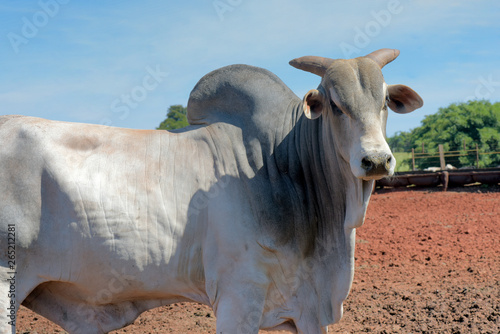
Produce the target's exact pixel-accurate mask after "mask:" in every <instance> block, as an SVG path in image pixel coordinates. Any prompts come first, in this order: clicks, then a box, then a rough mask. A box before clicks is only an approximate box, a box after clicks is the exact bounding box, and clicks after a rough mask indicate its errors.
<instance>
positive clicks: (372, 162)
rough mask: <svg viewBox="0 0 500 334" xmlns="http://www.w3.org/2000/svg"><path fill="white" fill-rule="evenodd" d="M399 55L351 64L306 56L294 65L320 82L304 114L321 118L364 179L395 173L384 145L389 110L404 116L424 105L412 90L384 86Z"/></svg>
mask: <svg viewBox="0 0 500 334" xmlns="http://www.w3.org/2000/svg"><path fill="white" fill-rule="evenodd" d="M398 55H399V51H398V50H392V49H381V50H378V51H375V52H372V53H370V54H369V55H367V56H365V57H359V58H354V59H348V60H345V59H328V58H322V57H314V56H306V57H301V58H297V59H294V60H292V61H291V62H290V65H292V66H294V67H296V68H298V69H301V70H304V71H308V72H311V73H314V74H317V75H319V76H321V77H322V80H321V84H320V85H319V87H318V89H312V90H310V91H309V92H307V94H306V95H305V97H304V114H305V116H306V117H307V118H310V119H314V118H317V117H319V116H321V115H323V117H324V118H325V120H324V122H325V123H326V124H327V125H331V129H332V135H333V136H335V139H336V142H339V141H340V145H337V146H338V149H339V151H340V154H341V155H342V157H343V158H344V159H345V160H346V161H348V162H349V164H350V166H351V171H352V173H353V174H354V176H356V177H357V178H360V179H364V180H373V179H380V178H382V177H384V176H388V175H392V174H393V173H394V167H395V166H396V159H395V158H394V156H393V155H392V153H391V150H390V149H389V145H388V144H387V142H386V140H385V127H386V123H387V107H389V108H391V109H392V110H393V111H395V112H397V113H401V114H405V113H409V112H412V111H413V110H415V109H417V108H420V107H421V106H422V105H423V100H422V98H421V97H420V96H419V95H418V94H417V93H416V92H415V91H413V90H412V89H411V88H410V87H407V86H404V85H387V84H386V83H385V81H384V77H383V76H382V71H381V69H382V67H384V66H385V65H386V64H387V63H389V62H391V61H393V60H394V59H396V57H397V56H398Z"/></svg>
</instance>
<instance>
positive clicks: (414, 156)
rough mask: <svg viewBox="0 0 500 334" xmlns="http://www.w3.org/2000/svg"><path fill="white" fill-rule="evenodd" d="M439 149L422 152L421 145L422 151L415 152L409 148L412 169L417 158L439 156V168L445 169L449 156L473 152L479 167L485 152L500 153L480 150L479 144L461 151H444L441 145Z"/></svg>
mask: <svg viewBox="0 0 500 334" xmlns="http://www.w3.org/2000/svg"><path fill="white" fill-rule="evenodd" d="M438 148H439V150H438V152H437V153H425V152H424V146H423V145H422V153H417V152H415V149H414V148H412V149H411V163H412V170H413V171H415V170H416V164H415V160H417V159H428V158H439V165H440V168H441V170H445V169H446V161H447V159H448V160H449V158H457V157H463V156H469V155H471V154H474V155H475V157H476V168H479V160H480V156H481V155H487V154H500V152H481V151H480V150H479V146H478V145H477V144H476V148H475V149H473V150H466V149H464V150H462V151H444V149H443V145H441V144H440V145H439V146H438Z"/></svg>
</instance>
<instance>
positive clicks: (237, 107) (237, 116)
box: [187, 65, 296, 125]
mask: <svg viewBox="0 0 500 334" xmlns="http://www.w3.org/2000/svg"><path fill="white" fill-rule="evenodd" d="M291 98H296V96H295V94H294V93H293V92H292V91H291V90H290V89H289V88H288V87H287V86H286V85H285V84H284V83H283V82H282V81H281V80H280V79H279V78H278V77H277V76H276V75H274V74H273V73H271V72H269V71H267V70H265V69H262V68H259V67H254V66H249V65H230V66H226V67H223V68H220V69H217V70H215V71H213V72H210V73H208V74H207V75H205V76H204V77H203V78H201V79H200V81H198V83H197V84H196V86H195V87H194V88H193V90H192V91H191V94H190V96H189V101H188V106H187V117H188V121H189V123H190V124H204V125H208V124H212V123H216V122H227V121H230V122H235V121H237V120H240V121H242V122H245V120H248V119H250V118H251V117H252V116H254V115H255V113H259V112H280V110H276V111H275V110H273V108H272V107H274V106H275V105H276V104H277V103H278V104H279V105H283V104H284V105H285V107H286V106H287V105H288V102H289V100H290V99H291ZM287 100H288V102H287Z"/></svg>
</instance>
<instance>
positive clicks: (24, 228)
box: [0, 49, 422, 334]
mask: <svg viewBox="0 0 500 334" xmlns="http://www.w3.org/2000/svg"><path fill="white" fill-rule="evenodd" d="M398 53H399V52H397V51H396V50H388V49H383V50H379V51H376V52H374V53H372V54H370V55H368V56H366V57H361V58H356V59H350V60H331V59H325V58H319V57H303V58H299V59H296V60H294V61H292V62H291V64H292V65H293V66H295V67H298V68H300V69H303V70H306V71H310V72H313V73H315V74H318V75H320V76H321V77H322V80H321V84H320V85H319V87H318V89H315V90H311V91H310V92H308V93H307V94H306V96H305V97H304V99H303V100H301V99H299V98H297V96H295V95H294V94H293V93H292V92H291V91H290V90H289V89H288V88H287V87H286V86H285V85H284V84H283V83H282V82H281V81H280V80H279V79H278V78H277V77H276V76H275V75H273V74H272V73H270V72H268V71H266V70H263V69H259V68H255V67H250V66H245V65H234V66H229V67H225V68H222V69H219V70H217V71H214V72H212V73H210V74H208V75H206V76H205V77H204V78H202V79H201V80H200V82H199V83H198V84H197V86H196V87H195V88H194V90H193V92H192V93H191V97H190V100H189V103H188V118H189V121H190V123H191V125H190V126H189V127H187V128H185V129H183V130H181V131H177V132H175V133H174V132H172V133H171V132H166V131H147V130H144V131H141V130H129V129H119V128H112V127H106V126H99V125H88V124H76V123H64V122H56V121H48V120H44V119H39V118H32V117H22V116H4V117H1V118H0V143H1V146H0V249H1V250H2V253H1V254H2V255H1V257H0V279H1V280H0V329H1V332H2V333H9V332H12V333H14V332H15V327H14V326H13V325H14V324H15V312H16V311H17V309H18V307H19V306H20V305H21V304H22V305H25V306H26V307H28V308H30V309H32V310H33V311H35V312H37V313H39V314H41V315H43V316H45V317H47V318H48V319H50V320H52V321H53V322H55V323H57V324H59V325H60V326H62V327H63V328H64V329H65V330H67V331H68V332H70V333H105V332H108V331H111V330H113V329H117V328H121V327H123V326H126V325H127V324H130V323H131V322H133V321H134V319H136V317H137V316H138V315H139V314H140V313H142V312H144V311H145V310H148V309H151V308H154V307H157V306H161V305H166V304H170V303H174V302H179V301H196V302H200V303H204V304H207V305H210V306H211V307H213V309H214V311H215V314H216V316H217V333H257V332H258V330H259V328H263V329H277V328H282V329H289V330H292V331H295V332H298V333H309V334H311V333H324V332H326V331H327V329H326V326H327V325H328V324H331V323H335V322H337V321H339V320H340V318H341V316H342V302H343V301H344V300H345V298H346V297H347V295H348V292H349V289H350V286H351V283H352V278H353V272H354V239H355V228H356V227H359V226H361V225H362V223H363V221H364V216H365V210H366V207H367V205H368V200H369V198H370V194H371V190H372V186H373V181H374V180H376V179H379V178H382V177H384V176H387V175H391V174H392V173H393V170H394V165H395V163H396V162H395V159H394V157H393V155H392V154H391V152H390V150H389V147H388V145H387V143H386V141H385V139H384V134H385V124H386V118H387V106H389V107H390V108H391V109H393V110H395V111H397V112H402V113H405V112H410V111H412V110H414V109H416V108H418V107H420V106H421V105H422V100H421V98H420V97H419V96H418V95H417V94H416V93H415V92H414V91H413V90H411V89H410V88H408V87H406V86H402V85H392V86H388V85H386V84H385V82H384V79H383V77H382V73H381V68H382V67H383V66H384V65H385V64H386V63H388V62H390V61H392V60H393V59H394V58H396V57H397V55H398Z"/></svg>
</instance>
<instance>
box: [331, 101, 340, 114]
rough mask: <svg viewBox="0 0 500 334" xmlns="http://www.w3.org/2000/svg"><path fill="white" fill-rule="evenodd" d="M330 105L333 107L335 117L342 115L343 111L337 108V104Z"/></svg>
mask: <svg viewBox="0 0 500 334" xmlns="http://www.w3.org/2000/svg"><path fill="white" fill-rule="evenodd" d="M330 105H331V107H332V111H333V114H334V115H341V114H342V110H340V108H339V107H337V105H336V104H335V102H333V101H330Z"/></svg>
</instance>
